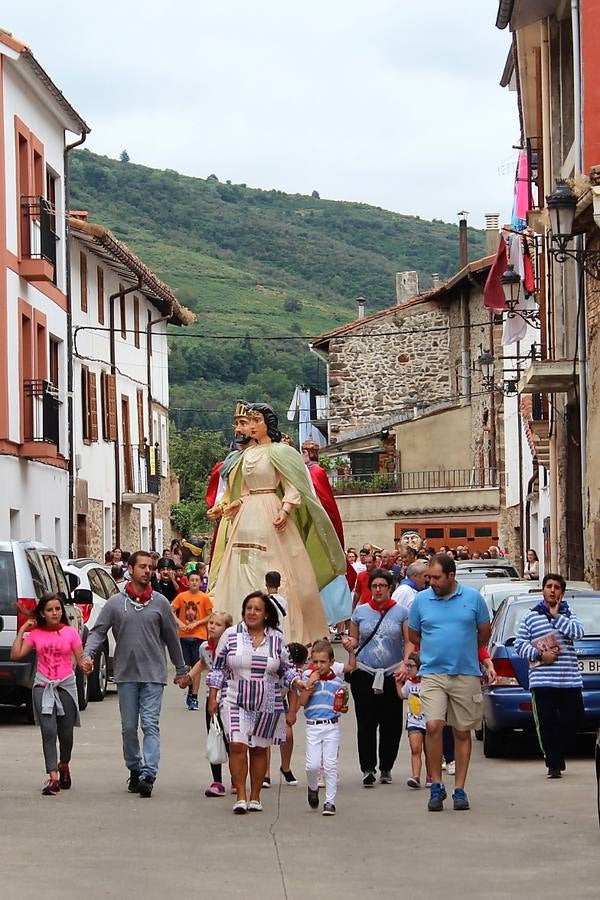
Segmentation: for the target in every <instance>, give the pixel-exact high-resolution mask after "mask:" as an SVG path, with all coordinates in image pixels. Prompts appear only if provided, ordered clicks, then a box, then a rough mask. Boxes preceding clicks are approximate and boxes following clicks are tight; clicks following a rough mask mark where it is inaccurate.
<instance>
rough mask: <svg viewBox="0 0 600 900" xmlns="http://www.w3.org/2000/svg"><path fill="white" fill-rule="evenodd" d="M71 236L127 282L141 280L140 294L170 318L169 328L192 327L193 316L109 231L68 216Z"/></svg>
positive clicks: (101, 226)
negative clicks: (178, 326)
mask: <svg viewBox="0 0 600 900" xmlns="http://www.w3.org/2000/svg"><path fill="white" fill-rule="evenodd" d="M68 223H69V231H70V234H71V235H72V236H73V237H75V238H77V239H78V240H81V241H83V242H84V243H86V244H87V245H88V249H89V250H90V251H91V252H92V253H95V254H96V256H99V257H100V258H101V259H103V260H105V261H106V262H108V263H109V265H110V266H111V268H112V269H114V270H115V271H116V272H118V273H119V274H120V275H121V276H122V277H123V279H125V280H128V281H130V282H131V281H136V280H138V279H140V280H141V282H142V286H141V288H140V291H141V293H143V294H145V295H146V296H147V297H149V299H150V300H152V302H153V303H154V305H155V306H156V307H157V308H158V309H159V310H160V311H161V312H162V313H163V314H165V315H166V314H170V319H169V322H170V323H171V324H172V325H191V324H192V322H194V321H195V319H196V316H195V314H194V313H193V312H192V311H191V310H190V309H187V307H185V306H183V305H182V304H181V303H180V302H179V300H178V299H177V297H176V296H175V295H174V294H173V293H172V291H171V290H170V288H168V287H167V285H166V284H165V283H164V282H163V281H161V280H160V278H158V277H157V276H156V275H155V274H154V272H152V270H151V269H149V268H148V266H147V265H146V264H145V263H143V262H142V260H141V259H140V258H139V257H138V256H136V255H135V253H133V252H132V251H131V250H130V249H129V247H127V245H126V244H124V243H123V242H122V241H119V240H118V239H117V238H116V237H115V236H114V234H113V233H112V231H109V229H108V228H105V227H104V226H103V225H97V224H96V223H95V222H84V221H83V220H82V219H77V218H74V217H73V216H70V217H69V219H68Z"/></svg>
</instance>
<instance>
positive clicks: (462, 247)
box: [458, 209, 469, 269]
mask: <svg viewBox="0 0 600 900" xmlns="http://www.w3.org/2000/svg"><path fill="white" fill-rule="evenodd" d="M468 215H469V213H468V212H467V210H466V209H461V211H460V212H459V213H458V267H459V269H464V267H465V266H466V265H467V264H468V262H469V245H468V242H467V216H468Z"/></svg>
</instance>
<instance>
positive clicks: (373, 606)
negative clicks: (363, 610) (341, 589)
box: [367, 597, 396, 613]
mask: <svg viewBox="0 0 600 900" xmlns="http://www.w3.org/2000/svg"><path fill="white" fill-rule="evenodd" d="M367 603H368V604H369V606H370V607H371V609H374V610H375V612H378V613H383V612H385V611H386V609H391V608H392V606H395V605H396V601H395V600H392V599H391V598H390V599H389V600H388V601H387V602H386V603H375V601H374V600H373V598H372V597H371V599H370V600H367Z"/></svg>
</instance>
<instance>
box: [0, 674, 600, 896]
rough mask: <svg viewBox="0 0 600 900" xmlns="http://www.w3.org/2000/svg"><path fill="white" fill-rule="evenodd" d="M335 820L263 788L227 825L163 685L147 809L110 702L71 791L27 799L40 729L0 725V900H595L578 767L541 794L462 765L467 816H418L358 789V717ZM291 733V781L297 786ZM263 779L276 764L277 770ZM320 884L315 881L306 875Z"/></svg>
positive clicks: (510, 771)
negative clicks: (259, 806) (259, 808)
mask: <svg viewBox="0 0 600 900" xmlns="http://www.w3.org/2000/svg"><path fill="white" fill-rule="evenodd" d="M343 730H344V737H343V745H342V752H341V760H340V762H341V765H340V771H341V784H340V789H339V794H338V815H337V816H336V817H335V818H324V817H323V816H321V815H320V814H316V813H314V812H312V811H310V810H309V808H308V806H307V804H306V794H305V789H304V786H303V779H302V781H301V785H299V786H298V787H291V788H290V787H287V786H281V787H280V786H278V785H276V786H274V787H273V788H272V789H271V790H270V791H265V792H264V794H263V802H264V806H265V811H264V813H262V815H261V814H254V815H252V816H250V815H248V816H245V817H234V816H233V815H232V813H231V798H229V797H228V798H227V799H225V800H222V799H213V800H208V799H205V797H204V795H203V792H204V787H205V786H206V783H207V780H208V779H207V775H208V766H207V763H206V760H205V758H204V742H205V731H204V717H203V715H202V714H201V713H200V712H198V713H190V712H188V711H187V710H186V709H185V707H184V704H183V694H182V693H180V692H179V690H178V688H176V687H174V686H169V688H168V689H167V692H166V697H165V707H164V712H163V719H162V732H163V759H162V765H161V773H160V778H159V781H158V782H157V786H156V789H155V794H154V796H153V797H152V799H151V800H141V799H140V798H139V797H137V796H135V795H130V794H128V793H127V792H126V784H125V771H124V768H123V765H122V762H121V758H120V743H119V738H120V735H119V719H118V709H117V699H116V695H115V693H114V691H111V692H110V693H109V696H108V697H107V698H106V700H105V701H104V702H103V703H96V704H90V705H89V707H88V709H87V710H86V712H85V713H84V715H83V726H82V728H81V730H79V731H78V732H77V734H76V747H75V761H74V764H73V767H72V771H73V778H74V787H73V789H72V790H71V791H70V792H69V793H66V792H64V793H63V794H62V795H61V796H59V797H42V796H41V795H40V794H39V788H40V787H41V784H42V780H43V767H42V765H41V761H42V757H41V746H40V738H39V733H38V731H37V729H36V728H33V727H30V726H26V725H22V724H21V719H20V717H19V716H16V715H15V714H14V713H12V712H9V711H2V712H0V746H1V748H2V760H3V765H2V778H1V785H0V812H1V823H2V828H1V832H0V897H1V898H2V900H30V898H31V900H33V898H35V900H39V898H40V897H43V898H44V900H71V898H75V897H82V898H83V897H85V898H86V900H100V898H111V900H112V898H115V900H124V898H127V900H175V898H177V900H188V898H199V900H203V898H207V897H218V898H219V900H229V898H238V897H240V898H241V897H247V896H251V897H256V898H259V897H260V898H266V900H271V898H272V900H280V898H289V900H312V898H319V900H322V898H323V896H324V895H332V896H335V897H336V898H337V897H340V898H341V897H343V898H344V900H354V898H357V900H358V898H360V900H365V898H373V897H377V898H378V900H387V898H404V897H406V898H409V897H410V898H411V900H421V898H422V900H431V898H436V897H440V896H442V897H444V900H454V898H462V900H470V898H485V900H495V898H502V900H506V898H507V897H517V896H529V897H535V898H538V897H543V898H544V900H551V898H561V900H563V898H564V897H565V895H566V894H567V893H568V894H569V895H570V896H572V897H573V898H576V900H583V898H588V897H589V898H592V897H593V898H598V897H599V896H600V830H599V829H598V822H597V819H596V812H595V805H596V799H595V779H594V775H593V763H592V760H591V759H590V757H589V755H587V756H585V757H582V758H579V759H576V760H574V761H573V762H572V763H570V764H569V771H568V776H567V777H565V778H564V779H563V780H562V781H552V782H548V781H546V778H545V777H544V769H543V766H542V764H541V762H540V760H538V759H535V758H533V756H531V755H530V757H529V758H526V759H523V758H522V757H520V756H515V758H512V759H508V760H497V761H496V760H493V761H492V760H485V759H484V758H483V755H482V752H481V745H480V744H477V745H476V747H475V752H474V761H473V766H472V775H471V780H470V785H469V788H470V791H469V793H470V797H471V802H472V809H471V811H470V812H463V813H455V812H453V811H452V809H451V807H449V808H448V809H446V810H445V811H444V812H443V813H437V814H436V813H428V812H427V811H426V808H425V805H426V801H427V794H426V792H425V791H424V790H423V791H419V792H417V791H410V790H409V789H408V788H407V787H405V779H406V777H407V774H408V750H407V746H406V744H405V742H404V739H403V742H402V746H401V751H400V758H399V762H398V763H397V765H396V769H395V772H394V776H395V783H394V784H393V785H389V786H380V785H378V786H377V787H376V788H375V789H374V790H370V791H366V790H364V789H363V788H362V787H361V786H360V781H359V778H358V777H357V766H356V754H355V746H354V720H353V715H352V713H349V714H348V716H347V718H346V719H345V720H344V723H343ZM302 743H303V738H302V727H301V726H298V728H297V748H296V750H295V753H294V770H295V771H296V774H297V775H299V776H300V775H301V774H302V768H303V765H302V757H303V750H302ZM274 768H275V767H274ZM317 872H321V873H322V875H321V877H317V875H316V873H317Z"/></svg>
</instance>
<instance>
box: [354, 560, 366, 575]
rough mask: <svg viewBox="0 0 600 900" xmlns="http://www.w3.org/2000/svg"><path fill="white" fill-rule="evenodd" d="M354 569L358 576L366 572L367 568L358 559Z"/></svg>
mask: <svg viewBox="0 0 600 900" xmlns="http://www.w3.org/2000/svg"><path fill="white" fill-rule="evenodd" d="M352 568H353V569H354V571H355V572H356V574H357V575H360V573H361V572H364V571H365V569H366V568H367V567H366V566H365V564H364V563H361V562H360V561H359V560H358V559H357V560H356V562H353V563H352Z"/></svg>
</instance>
